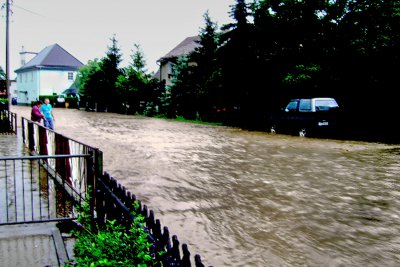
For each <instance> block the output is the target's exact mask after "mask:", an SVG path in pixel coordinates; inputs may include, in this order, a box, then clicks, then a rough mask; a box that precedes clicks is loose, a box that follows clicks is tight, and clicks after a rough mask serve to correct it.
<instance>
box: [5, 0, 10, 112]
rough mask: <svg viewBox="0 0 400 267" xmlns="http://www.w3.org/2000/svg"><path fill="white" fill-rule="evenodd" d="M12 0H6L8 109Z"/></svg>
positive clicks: (8, 105)
mask: <svg viewBox="0 0 400 267" xmlns="http://www.w3.org/2000/svg"><path fill="white" fill-rule="evenodd" d="M9 1H10V0H6V93H7V99H8V102H7V103H8V104H7V110H10V53H9V21H10V17H9V15H10V2H9Z"/></svg>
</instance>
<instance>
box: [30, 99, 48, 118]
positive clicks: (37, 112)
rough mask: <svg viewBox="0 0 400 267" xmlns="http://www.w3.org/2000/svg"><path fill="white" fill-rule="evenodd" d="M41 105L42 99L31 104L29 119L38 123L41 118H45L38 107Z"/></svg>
mask: <svg viewBox="0 0 400 267" xmlns="http://www.w3.org/2000/svg"><path fill="white" fill-rule="evenodd" d="M41 106H42V101H40V100H39V101H36V102H35V104H33V106H32V110H31V120H32V121H34V122H38V123H40V122H41V121H42V119H43V120H45V117H44V115H43V113H42V112H41V111H40V108H41Z"/></svg>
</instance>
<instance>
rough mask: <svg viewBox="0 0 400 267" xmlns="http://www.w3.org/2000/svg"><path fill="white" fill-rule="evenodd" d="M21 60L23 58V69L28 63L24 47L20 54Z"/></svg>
mask: <svg viewBox="0 0 400 267" xmlns="http://www.w3.org/2000/svg"><path fill="white" fill-rule="evenodd" d="M19 55H20V58H21V67H22V66H24V65H25V63H26V57H25V49H24V46H22V48H21V52H19Z"/></svg>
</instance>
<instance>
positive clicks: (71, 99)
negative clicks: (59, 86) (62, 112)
mask: <svg viewBox="0 0 400 267" xmlns="http://www.w3.org/2000/svg"><path fill="white" fill-rule="evenodd" d="M65 103H68V107H70V108H77V107H78V98H76V97H71V96H67V97H66V98H65Z"/></svg>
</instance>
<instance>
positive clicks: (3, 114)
mask: <svg viewBox="0 0 400 267" xmlns="http://www.w3.org/2000/svg"><path fill="white" fill-rule="evenodd" d="M1 133H15V134H16V133H17V114H15V113H14V112H11V111H9V110H5V109H1V108H0V134H1Z"/></svg>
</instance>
